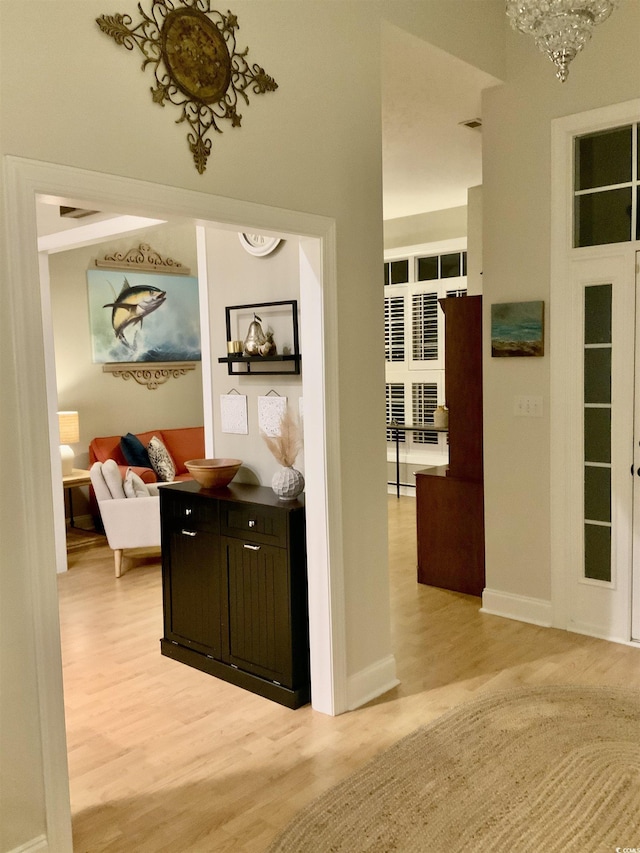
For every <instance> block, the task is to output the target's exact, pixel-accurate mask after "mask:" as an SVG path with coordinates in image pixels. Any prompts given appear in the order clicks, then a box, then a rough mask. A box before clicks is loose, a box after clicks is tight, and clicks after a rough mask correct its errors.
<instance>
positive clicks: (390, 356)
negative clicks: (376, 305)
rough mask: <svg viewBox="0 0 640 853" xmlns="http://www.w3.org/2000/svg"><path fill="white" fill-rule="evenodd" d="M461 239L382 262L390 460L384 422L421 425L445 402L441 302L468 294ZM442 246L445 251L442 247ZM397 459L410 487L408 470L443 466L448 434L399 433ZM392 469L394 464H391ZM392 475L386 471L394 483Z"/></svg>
mask: <svg viewBox="0 0 640 853" xmlns="http://www.w3.org/2000/svg"><path fill="white" fill-rule="evenodd" d="M463 246H464V243H463V242H462V241H459V242H457V241H456V242H454V241H451V242H449V241H447V242H446V243H444V242H443V243H441V244H433V250H434V251H433V252H430V251H424V249H423V253H422V254H419V255H418V254H417V253H416V254H414V255H409V256H408V257H401V258H397V259H395V258H394V259H393V260H388V261H385V264H384V268H385V293H384V300H385V301H384V308H385V315H384V316H385V359H386V371H385V372H386V417H387V430H386V437H387V443H388V444H387V449H388V462H389V464H392V463H394V462H395V457H396V446H395V442H396V431H395V430H394V429H391V428H389V426H388V424H389V423H390V422H391V421H392V420H395V421H396V423H399V424H406V425H407V426H411V427H422V426H423V425H427V424H431V423H433V413H434V411H435V409H436V408H437V406H439V405H443V404H444V403H445V402H446V393H445V374H444V314H443V312H442V310H441V308H440V304H439V302H440V300H441V299H443V298H445V297H459V296H460V297H462V296H466V293H467V287H466V285H467V282H466V277H465V276H466V273H467V253H466V251H464V250H463V248H462V247H463ZM445 247H446V251H445V250H444V248H445ZM398 445H399V454H398V456H399V459H400V462H401V464H402V465H406V466H408V467H407V468H406V471H407V472H408V474H407V473H405V474H404V475H403V477H404V479H403V485H413V483H410V482H405V481H410V480H411V477H410V474H411V471H412V470H415V469H418V468H420V467H424V466H426V465H444V464H446V462H447V459H448V450H447V445H448V436H447V433H446V432H439V431H436V430H433V429H410V430H402V431H399V436H398ZM394 467H395V466H394ZM394 476H395V474H393V473H391V471H390V474H389V482H393V477H394Z"/></svg>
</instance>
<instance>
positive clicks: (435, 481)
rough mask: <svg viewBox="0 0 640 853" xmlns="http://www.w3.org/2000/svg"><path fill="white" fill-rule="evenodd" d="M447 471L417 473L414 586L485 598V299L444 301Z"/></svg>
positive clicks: (431, 470)
mask: <svg viewBox="0 0 640 853" xmlns="http://www.w3.org/2000/svg"><path fill="white" fill-rule="evenodd" d="M440 305H441V307H442V310H443V311H444V315H445V387H446V397H447V406H448V409H449V465H444V466H440V467H436V468H427V469H425V470H424V471H417V472H416V513H417V519H416V520H417V535H418V582H419V583H424V584H429V585H430V586H437V587H442V588H444V589H452V590H456V591H457V592H464V593H468V594H470V595H482V591H483V589H484V585H485V564H484V487H483V470H482V297H481V296H462V297H448V298H447V299H441V300H440Z"/></svg>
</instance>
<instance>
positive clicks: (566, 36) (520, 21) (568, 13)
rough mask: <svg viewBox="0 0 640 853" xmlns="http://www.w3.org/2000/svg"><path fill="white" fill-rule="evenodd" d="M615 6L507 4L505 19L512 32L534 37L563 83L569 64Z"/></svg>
mask: <svg viewBox="0 0 640 853" xmlns="http://www.w3.org/2000/svg"><path fill="white" fill-rule="evenodd" d="M617 4H618V0H507V17H508V18H509V19H510V21H511V26H512V27H513V29H514V30H518V31H519V32H521V33H526V34H527V35H532V36H533V37H534V39H535V42H536V44H537V46H538V47H539V48H540V50H541V51H542V52H543V53H546V54H547V56H548V57H549V59H550V60H551V61H552V62H553V64H554V65H555V66H556V68H557V69H558V70H557V72H556V77H557V78H558V80H560V81H561V82H563V83H564V81H565V80H566V79H567V77H568V75H569V63H570V62H571V61H572V60H573V59H574V57H575V56H576V54H577V53H578V52H579V51H581V50H582V48H583V47H584V46H585V44H586V43H587V42H588V41H589V39H590V38H591V33H592V31H593V28H594V27H595V26H596V25H597V24H601V23H602V22H603V21H606V19H607V18H608V17H609V15H610V14H611V12H612V11H613V10H614V9H615V7H616V6H617Z"/></svg>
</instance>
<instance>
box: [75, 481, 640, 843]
mask: <svg viewBox="0 0 640 853" xmlns="http://www.w3.org/2000/svg"><path fill="white" fill-rule="evenodd" d="M414 512H415V503H414V501H413V499H412V498H401V499H400V500H399V501H398V500H397V499H396V498H395V497H390V498H389V525H390V553H391V593H392V619H393V645H394V652H395V655H396V658H397V663H398V676H399V678H400V680H401V684H400V686H399V687H397V688H395V689H394V690H393V691H391V692H390V693H388V694H387V695H385V696H383V697H381V698H380V699H378V700H376V701H375V702H372V703H370V704H369V705H367V706H366V707H364V708H361V709H359V710H358V711H354V712H351V713H348V714H344V715H342V716H340V717H334V718H331V717H327V716H325V715H323V714H320V713H317V712H315V711H313V710H312V709H311V707H306V708H302V709H299V710H297V711H290V710H288V709H286V708H282V707H281V706H279V705H277V704H274V703H272V702H269V701H268V700H266V699H262V698H260V697H258V696H254V695H253V694H251V693H247V692H245V691H242V690H240V689H239V688H236V687H233V686H231V685H228V684H226V683H224V682H222V681H218V680H217V679H214V678H211V677H210V676H207V675H204V674H203V673H200V672H198V671H196V670H194V669H191V668H190V667H187V666H184V665H182V664H180V663H177V662H175V661H171V660H169V659H167V658H165V657H162V656H161V655H160V647H159V638H160V636H161V634H162V608H161V578H160V564H159V559H158V555H157V553H156V554H153V553H152V554H151V555H150V556H147V557H145V558H143V559H140V560H138V561H137V562H136V565H135V567H134V568H132V569H131V570H130V571H129V572H128V573H127V574H125V575H124V576H123V577H122V578H120V579H118V580H117V579H116V578H115V577H114V573H113V559H112V556H111V552H110V551H109V550H108V549H107V548H106V547H93V548H87V549H85V550H84V551H73V552H71V553H70V554H69V564H70V571H69V572H67V573H66V574H64V575H61V576H60V577H59V592H60V614H61V623H62V648H63V662H64V679H65V702H66V713H67V734H68V748H69V767H70V778H71V801H72V812H73V828H74V849H75V851H76V853H103V851H109V853H165V851H166V853H227V851H233V852H234V853H262V851H264V850H265V848H266V846H267V845H268V843H269V841H270V840H271V839H272V838H273V837H274V836H275V835H276V834H277V833H278V831H279V830H280V829H281V828H282V827H284V826H285V825H286V823H287V822H288V821H289V819H290V818H291V817H292V816H293V815H294V814H295V812H296V811H297V810H299V809H300V808H301V807H302V806H304V805H305V804H306V803H307V802H309V800H310V799H312V798H314V797H316V796H317V795H318V794H320V793H321V792H323V791H324V790H326V789H327V788H328V787H330V786H331V785H333V784H334V783H336V782H338V781H340V780H341V779H343V778H344V777H345V776H347V775H348V774H349V773H351V772H352V771H353V770H355V769H356V768H358V767H359V766H360V765H361V764H362V763H363V762H365V761H367V760H368V759H370V758H371V757H372V756H373V755H375V754H376V753H377V752H379V751H380V750H382V749H384V748H385V747H387V746H389V745H390V744H392V743H393V742H395V741H396V740H398V739H399V738H401V737H402V736H403V735H405V734H407V733H409V732H410V731H412V730H413V729H415V728H416V727H417V726H419V725H421V724H423V723H427V722H429V721H430V720H432V719H434V718H435V717H437V716H438V715H440V714H441V713H443V712H444V711H445V710H447V709H449V708H451V707H453V706H454V705H457V704H459V703H462V702H464V701H466V700H468V699H470V698H471V697H472V696H474V695H477V694H480V693H484V692H488V691H495V690H502V689H506V688H509V687H514V686H518V685H524V684H527V685H535V684H610V685H624V686H636V687H640V649H634V648H629V647H626V646H619V645H615V644H610V643H606V642H603V641H600V640H594V639H591V638H587V637H581V636H578V635H576V634H569V633H566V632H563V631H556V630H550V629H543V628H537V627H535V626H531V625H525V624H522V623H519V622H514V621H510V620H507V619H501V618H498V617H494V616H488V615H486V614H481V613H479V612H478V610H479V599H476V598H473V597H470V596H464V595H459V594H457V593H452V592H447V591H445V590H440V589H434V588H430V587H425V586H420V585H418V584H417V583H416V582H415V575H416V570H415V564H416V556H415V524H414ZM301 853H303V851H301ZM354 853H357V851H354Z"/></svg>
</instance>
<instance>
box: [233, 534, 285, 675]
mask: <svg viewBox="0 0 640 853" xmlns="http://www.w3.org/2000/svg"><path fill="white" fill-rule="evenodd" d="M224 547H225V552H226V558H227V570H228V584H229V597H228V605H229V609H228V620H229V622H228V637H229V662H230V663H232V664H233V665H235V666H237V667H239V668H240V669H244V670H246V671H247V672H253V673H255V674H256V675H260V676H262V677H263V678H268V679H269V680H271V681H278V682H279V683H280V684H284V685H286V686H291V680H292V678H291V618H290V603H289V601H290V592H289V579H288V563H287V554H286V551H284V550H283V549H281V548H273V547H271V546H269V545H258V544H256V543H250V542H243V541H242V540H237V539H228V538H225V540H224Z"/></svg>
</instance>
